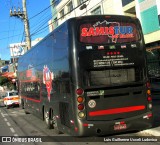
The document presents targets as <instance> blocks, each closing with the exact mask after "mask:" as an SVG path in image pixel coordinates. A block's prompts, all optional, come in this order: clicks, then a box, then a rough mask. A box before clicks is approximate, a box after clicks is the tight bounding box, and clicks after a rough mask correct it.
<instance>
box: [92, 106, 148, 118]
mask: <svg viewBox="0 0 160 145" xmlns="http://www.w3.org/2000/svg"><path fill="white" fill-rule="evenodd" d="M144 109H145V106H144V105H141V106H131V107H123V108H114V109H107V110H100V111H93V112H89V116H101V115H110V114H119V113H126V112H133V111H138V110H144Z"/></svg>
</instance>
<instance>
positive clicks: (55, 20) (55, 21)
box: [54, 17, 58, 26]
mask: <svg viewBox="0 0 160 145" xmlns="http://www.w3.org/2000/svg"><path fill="white" fill-rule="evenodd" d="M54 24H55V26H58V20H57V17H56V18H55V19H54Z"/></svg>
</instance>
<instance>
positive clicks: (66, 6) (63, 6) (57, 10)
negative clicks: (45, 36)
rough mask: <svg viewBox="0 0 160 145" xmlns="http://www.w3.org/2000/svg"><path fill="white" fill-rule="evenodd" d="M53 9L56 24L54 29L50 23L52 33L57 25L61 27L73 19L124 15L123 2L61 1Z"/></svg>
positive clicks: (113, 0)
mask: <svg viewBox="0 0 160 145" xmlns="http://www.w3.org/2000/svg"><path fill="white" fill-rule="evenodd" d="M52 2H53V1H52ZM52 9H54V10H52V12H53V11H54V13H53V14H52V15H53V17H54V20H53V21H56V22H53V25H54V27H52V26H51V21H50V31H52V30H53V28H56V27H55V24H56V25H57V26H58V25H61V24H62V23H63V22H64V21H66V20H67V19H69V18H72V17H79V16H85V15H103V14H116V15H124V12H123V7H122V1H121V0H61V1H60V0H59V2H57V4H56V5H53V7H52ZM55 16H56V17H55Z"/></svg>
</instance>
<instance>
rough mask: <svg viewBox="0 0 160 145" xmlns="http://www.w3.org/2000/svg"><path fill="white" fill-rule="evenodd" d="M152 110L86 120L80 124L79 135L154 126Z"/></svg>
mask: <svg viewBox="0 0 160 145" xmlns="http://www.w3.org/2000/svg"><path fill="white" fill-rule="evenodd" d="M152 122H153V117H152V112H148V113H145V114H142V115H139V116H136V117H131V118H127V119H120V120H113V121H87V122H86V121H85V122H81V123H80V124H79V127H78V130H77V132H76V134H78V136H103V135H112V134H119V133H124V132H130V131H142V130H145V129H148V128H151V127H152Z"/></svg>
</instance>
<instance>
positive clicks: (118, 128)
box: [114, 124, 127, 130]
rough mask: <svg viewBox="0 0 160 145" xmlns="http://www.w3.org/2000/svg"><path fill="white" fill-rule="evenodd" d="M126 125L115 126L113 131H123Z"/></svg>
mask: <svg viewBox="0 0 160 145" xmlns="http://www.w3.org/2000/svg"><path fill="white" fill-rule="evenodd" d="M126 128H127V125H126V124H116V125H114V130H123V129H126Z"/></svg>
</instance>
